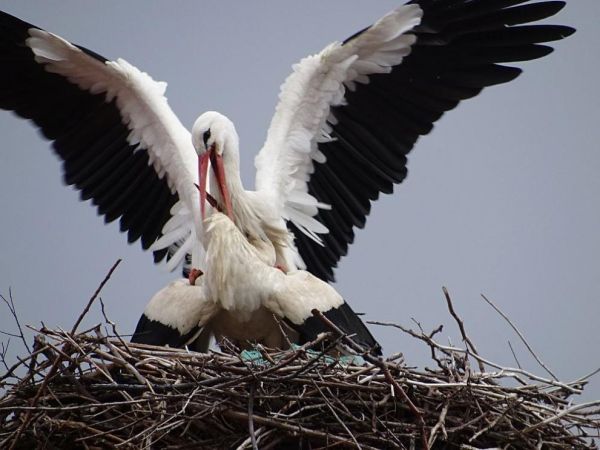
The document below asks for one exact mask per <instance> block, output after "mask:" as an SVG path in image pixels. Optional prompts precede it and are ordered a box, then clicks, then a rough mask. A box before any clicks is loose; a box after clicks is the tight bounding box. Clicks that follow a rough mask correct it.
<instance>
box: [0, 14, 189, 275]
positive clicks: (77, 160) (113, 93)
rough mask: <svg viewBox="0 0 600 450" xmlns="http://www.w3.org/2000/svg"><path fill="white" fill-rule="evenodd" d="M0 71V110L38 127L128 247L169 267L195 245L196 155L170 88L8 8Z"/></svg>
mask: <svg viewBox="0 0 600 450" xmlns="http://www.w3.org/2000/svg"><path fill="white" fill-rule="evenodd" d="M0 66H1V67H2V70H0V108H2V109H6V110H10V111H14V112H15V113H16V114H18V115H19V116H21V117H24V118H26V119H31V120H32V121H33V122H34V123H35V125H37V126H38V127H39V128H40V130H41V131H42V133H43V135H44V136H45V137H46V138H47V139H49V140H51V141H52V146H53V148H54V150H55V152H56V154H57V155H58V156H59V157H60V158H61V159H62V161H63V171H64V180H65V182H66V183H67V184H70V185H74V186H75V187H77V189H79V190H80V192H81V198H82V199H83V200H92V202H93V204H94V205H96V206H97V208H98V213H99V214H101V215H103V216H104V220H105V221H106V222H111V221H113V220H116V219H120V225H121V231H124V232H125V231H126V232H127V236H128V241H129V242H134V241H137V240H138V239H139V240H140V241H141V245H142V247H143V248H144V249H148V248H152V249H153V250H155V252H154V258H155V260H156V261H160V260H163V259H165V257H166V258H167V260H168V263H167V265H168V267H169V269H171V270H172V269H174V268H175V267H176V266H177V265H179V263H181V262H182V261H183V260H184V259H185V256H186V254H187V253H195V251H197V249H201V246H200V245H198V244H197V241H198V239H197V236H199V235H197V233H199V232H201V229H198V230H195V231H194V224H200V220H199V213H198V208H197V205H198V204H199V203H198V193H197V192H196V189H195V187H194V183H197V177H198V175H197V171H194V167H195V165H196V163H195V161H196V155H195V151H194V149H193V147H192V144H191V138H190V134H189V132H188V131H187V130H186V129H185V128H184V127H183V125H182V124H181V122H180V121H179V119H178V118H177V117H176V116H175V114H174V113H173V111H172V110H171V109H170V107H169V105H168V103H167V99H166V97H165V96H164V93H165V89H166V83H162V82H156V81H154V80H153V79H152V78H151V77H150V76H149V75H148V74H146V73H144V72H141V71H140V70H138V69H137V68H135V67H134V66H132V65H131V64H129V63H127V62H126V61H124V60H122V59H118V60H116V61H109V60H107V59H105V58H103V57H102V56H100V55H98V54H96V53H94V52H92V51H90V50H87V49H85V48H83V47H78V46H75V45H73V44H71V43H69V42H67V41H66V40H64V39H62V38H60V37H58V36H56V35H54V34H51V33H48V32H46V31H44V30H42V29H40V28H37V27H35V26H33V25H30V24H28V23H26V22H23V21H22V20H20V19H17V18H15V17H13V16H11V15H9V14H6V13H4V12H0ZM196 216H198V217H196ZM198 228H200V227H198ZM192 250H195V251H194V252H192ZM198 257H200V256H199V255H198Z"/></svg>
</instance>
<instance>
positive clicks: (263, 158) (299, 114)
mask: <svg viewBox="0 0 600 450" xmlns="http://www.w3.org/2000/svg"><path fill="white" fill-rule="evenodd" d="M420 18H421V9H420V8H419V6H417V5H407V6H403V7H400V8H397V9H396V10H394V11H392V12H391V13H389V14H387V15H386V16H384V17H383V18H382V19H380V20H379V21H378V22H377V23H375V24H374V25H373V26H372V27H371V28H370V29H368V30H366V31H365V32H364V33H362V34H360V35H359V36H357V37H356V38H355V39H353V40H351V41H350V42H348V43H346V44H344V45H343V44H342V43H339V42H334V43H333V44H330V45H329V46H327V47H326V48H325V49H323V50H322V51H321V52H320V53H318V54H316V55H312V56H308V57H306V58H304V59H302V60H301V61H300V62H299V63H298V64H296V65H294V66H293V69H294V72H293V73H292V74H291V75H290V76H289V77H288V78H287V79H286V81H285V82H284V84H283V85H282V87H281V92H280V95H279V104H278V105H277V108H276V111H275V115H274V116H273V119H272V121H271V126H270V127H269V131H268V134H267V139H266V142H265V144H264V146H263V148H262V150H261V151H260V152H259V154H258V155H257V156H256V159H255V165H256V182H255V185H256V190H257V191H261V192H263V193H264V194H265V195H267V196H269V198H270V199H271V200H272V201H273V202H275V203H276V204H277V205H278V206H279V207H280V208H281V211H282V213H281V215H282V216H283V218H284V219H286V220H289V221H291V222H292V223H293V224H294V225H295V226H296V227H297V228H298V229H299V230H300V231H301V232H303V233H304V234H305V235H307V236H309V237H310V238H311V239H313V240H314V241H316V242H319V243H320V242H321V239H320V237H319V236H318V234H322V233H327V232H328V229H327V227H326V226H325V225H323V224H322V223H321V222H319V221H318V220H316V219H315V217H314V216H316V215H317V214H318V210H319V209H328V208H329V205H328V204H326V203H324V202H320V201H318V200H317V199H316V198H315V197H314V196H313V195H311V194H310V193H309V192H308V181H309V180H310V177H311V174H312V173H313V171H314V165H313V164H314V163H313V161H316V162H318V163H325V162H326V158H325V156H324V155H323V153H322V152H321V151H320V150H319V148H318V144H320V143H323V142H329V141H331V139H332V138H331V136H330V133H331V125H332V124H335V118H334V117H333V116H332V115H331V112H330V110H331V108H332V107H335V106H339V105H342V104H344V101H345V100H344V96H345V93H346V89H350V90H354V89H355V87H356V84H357V83H368V81H369V80H368V76H369V75H371V74H377V73H388V72H390V71H391V69H392V66H394V65H397V64H400V62H401V61H402V59H403V58H404V57H405V56H406V55H408V54H409V53H410V47H411V45H412V44H413V43H414V40H415V38H414V35H412V34H407V33H408V32H409V31H410V30H412V29H413V28H414V27H415V26H417V25H418V24H419V22H420Z"/></svg>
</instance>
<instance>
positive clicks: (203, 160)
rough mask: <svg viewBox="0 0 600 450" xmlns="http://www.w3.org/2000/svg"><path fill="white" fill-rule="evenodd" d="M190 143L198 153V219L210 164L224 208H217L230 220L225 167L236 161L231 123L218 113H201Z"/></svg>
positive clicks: (230, 212)
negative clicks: (222, 210)
mask: <svg viewBox="0 0 600 450" xmlns="http://www.w3.org/2000/svg"><path fill="white" fill-rule="evenodd" d="M192 144H193V145H194V149H195V150H196V153H197V154H198V171H199V174H198V175H199V180H200V210H201V211H202V219H204V217H205V206H206V197H207V194H206V178H207V175H208V164H209V162H210V166H211V167H212V170H213V172H214V174H215V178H216V180H217V185H218V187H219V194H220V196H221V198H222V199H223V203H224V205H221V206H222V207H224V212H225V213H226V214H227V215H228V216H229V217H230V218H231V219H232V220H233V209H232V206H231V197H230V195H229V189H228V187H227V179H226V176H225V172H226V170H225V165H229V166H231V165H232V164H234V163H235V161H236V160H237V159H239V154H238V135H237V132H236V131H235V127H234V126H233V122H231V120H229V119H228V118H227V117H225V116H224V115H223V114H220V113H218V112H215V111H208V112H205V113H204V114H202V115H201V116H200V117H198V119H196V122H194V126H193V127H192Z"/></svg>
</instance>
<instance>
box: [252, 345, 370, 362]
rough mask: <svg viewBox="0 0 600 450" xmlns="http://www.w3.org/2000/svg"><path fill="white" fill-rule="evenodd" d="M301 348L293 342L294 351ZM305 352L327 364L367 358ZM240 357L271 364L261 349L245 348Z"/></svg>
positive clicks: (361, 360) (278, 359)
mask: <svg viewBox="0 0 600 450" xmlns="http://www.w3.org/2000/svg"><path fill="white" fill-rule="evenodd" d="M301 349H302V347H301V346H300V345H296V344H292V348H291V350H292V351H298V350H301ZM304 352H305V354H306V355H307V356H308V357H309V358H320V359H322V360H323V362H324V363H325V364H333V363H335V362H336V361H337V362H338V363H339V364H340V365H341V366H343V367H345V366H363V365H365V360H364V358H363V357H362V356H360V355H348V356H340V357H339V358H335V357H333V356H331V355H323V354H321V352H318V351H316V350H310V349H309V350H304ZM284 356H285V354H280V355H277V357H275V358H274V359H275V361H280V360H281V359H282V358H283V357H284ZM240 358H242V361H245V362H250V363H252V364H256V365H261V366H266V365H269V361H267V360H266V359H264V358H263V356H262V353H261V352H260V350H243V351H242V353H240Z"/></svg>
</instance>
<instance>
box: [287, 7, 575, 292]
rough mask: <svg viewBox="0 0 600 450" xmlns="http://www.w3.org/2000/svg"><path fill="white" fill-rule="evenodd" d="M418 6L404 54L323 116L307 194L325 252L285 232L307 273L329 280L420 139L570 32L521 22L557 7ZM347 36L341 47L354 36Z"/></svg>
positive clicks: (300, 236) (400, 174)
mask: <svg viewBox="0 0 600 450" xmlns="http://www.w3.org/2000/svg"><path fill="white" fill-rule="evenodd" d="M410 3H412V4H418V5H420V7H421V8H422V9H423V19H422V23H421V24H420V25H419V26H418V27H417V28H416V29H415V30H414V34H415V35H416V37H417V41H416V43H415V44H414V45H413V48H412V52H411V54H410V55H409V56H407V57H406V58H404V61H403V62H402V63H401V64H400V65H398V66H396V67H394V68H393V70H392V72H391V73H389V74H377V75H372V76H370V77H369V84H358V85H357V87H356V90H355V91H347V92H346V100H347V105H344V106H340V107H336V108H334V109H333V110H332V113H333V115H334V116H335V118H336V123H335V124H330V125H331V126H332V128H333V131H332V133H331V135H332V136H333V137H334V138H335V141H333V142H328V143H322V144H319V150H320V151H321V152H322V153H323V154H324V155H325V156H326V157H327V163H326V164H325V165H323V164H318V163H315V171H314V173H313V174H312V176H311V178H310V181H309V182H308V191H309V193H311V194H312V195H313V196H315V197H316V198H317V199H318V200H319V201H321V202H324V203H329V204H331V206H332V209H331V210H330V211H327V210H322V211H320V212H319V215H318V216H317V218H318V219H319V220H321V222H322V223H323V224H325V225H326V226H328V227H329V230H330V231H329V234H327V235H324V236H322V238H323V242H324V245H325V246H327V247H328V249H327V251H325V250H324V249H323V247H321V246H320V245H319V244H317V243H315V242H314V241H312V240H311V239H310V238H308V237H307V236H305V235H304V234H302V233H299V232H297V229H295V227H294V226H293V225H291V224H290V225H288V226H289V227H290V229H291V230H292V232H294V234H295V237H296V245H297V247H298V250H299V252H300V254H301V256H302V258H303V259H304V261H305V263H306V264H307V268H308V270H309V271H310V272H312V273H313V274H315V275H316V276H318V277H320V278H322V279H324V280H329V281H333V280H334V274H333V269H334V268H335V267H336V266H337V263H338V261H339V259H340V258H341V257H342V256H344V255H345V254H346V253H347V251H348V244H350V243H352V241H353V240H354V227H358V228H362V227H363V226H364V225H365V222H366V217H367V215H368V214H369V211H370V202H372V201H373V200H376V199H377V197H378V196H379V192H384V193H391V192H392V191H393V184H395V183H400V182H402V181H403V180H404V178H405V177H406V175H407V168H406V164H407V159H406V155H407V154H408V153H409V152H410V151H411V150H412V148H413V146H414V145H415V143H416V141H417V140H418V138H419V137H420V136H423V135H426V134H428V133H429V132H430V131H431V130H432V128H433V125H434V123H435V122H436V121H437V120H438V119H440V117H441V116H442V115H443V114H444V113H445V112H446V111H449V110H451V109H453V108H455V107H456V106H457V105H458V103H459V102H460V101H462V100H466V99H468V98H472V97H475V96H476V95H478V94H479V93H480V92H481V91H482V90H483V89H484V88H485V87H488V86H493V85H496V84H502V83H507V82H509V81H511V80H513V79H515V78H516V77H517V76H518V75H519V74H520V73H521V69H519V68H515V67H509V66H505V65H502V64H503V63H514V62H519V61H529V60H532V59H537V58H541V57H543V56H545V55H548V54H549V53H551V52H552V48H551V47H549V46H546V45H541V44H542V43H545V42H550V41H556V40H559V39H562V38H564V37H567V36H569V35H571V34H572V33H573V32H574V31H575V30H573V29H572V28H569V27H564V26H556V25H529V23H530V22H533V21H537V20H541V19H545V18H547V17H550V16H553V15H554V14H556V13H557V12H559V11H560V10H561V9H562V8H563V7H564V6H565V2H564V1H543V2H537V3H531V2H529V0H415V1H412V2H410ZM367 29H368V28H366V29H364V30H362V31H360V32H358V33H356V34H354V35H353V36H351V37H350V38H348V39H347V40H346V41H345V42H344V43H347V42H349V41H351V40H352V39H355V38H356V37H357V36H360V34H362V33H363V32H364V31H365V30H367Z"/></svg>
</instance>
